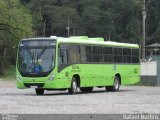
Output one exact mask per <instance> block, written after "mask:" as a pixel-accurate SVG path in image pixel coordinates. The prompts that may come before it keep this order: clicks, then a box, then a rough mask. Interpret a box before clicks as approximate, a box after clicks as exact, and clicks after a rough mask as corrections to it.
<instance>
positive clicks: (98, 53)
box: [92, 46, 103, 62]
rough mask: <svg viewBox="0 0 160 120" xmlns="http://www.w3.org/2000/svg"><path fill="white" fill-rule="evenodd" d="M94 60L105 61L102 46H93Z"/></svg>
mask: <svg viewBox="0 0 160 120" xmlns="http://www.w3.org/2000/svg"><path fill="white" fill-rule="evenodd" d="M92 49H93V51H92V55H93V62H103V56H102V47H100V46H92Z"/></svg>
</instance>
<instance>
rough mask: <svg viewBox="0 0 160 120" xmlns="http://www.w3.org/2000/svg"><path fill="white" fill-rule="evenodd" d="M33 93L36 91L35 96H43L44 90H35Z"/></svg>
mask: <svg viewBox="0 0 160 120" xmlns="http://www.w3.org/2000/svg"><path fill="white" fill-rule="evenodd" d="M35 91H36V94H37V95H43V94H44V89H42V88H36V89H35Z"/></svg>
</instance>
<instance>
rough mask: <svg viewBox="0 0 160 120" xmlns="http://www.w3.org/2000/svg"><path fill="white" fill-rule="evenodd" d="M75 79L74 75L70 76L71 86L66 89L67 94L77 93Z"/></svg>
mask: <svg viewBox="0 0 160 120" xmlns="http://www.w3.org/2000/svg"><path fill="white" fill-rule="evenodd" d="M77 87H78V85H77V79H76V78H75V77H73V78H72V83H71V87H70V88H69V89H68V93H69V94H76V93H77Z"/></svg>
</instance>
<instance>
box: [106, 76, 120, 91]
mask: <svg viewBox="0 0 160 120" xmlns="http://www.w3.org/2000/svg"><path fill="white" fill-rule="evenodd" d="M119 87H120V79H119V77H118V76H115V77H114V84H113V86H106V90H107V91H114V92H117V91H118V90H119Z"/></svg>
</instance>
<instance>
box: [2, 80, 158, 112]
mask: <svg viewBox="0 0 160 120" xmlns="http://www.w3.org/2000/svg"><path fill="white" fill-rule="evenodd" d="M0 113H4V114H11V113H12V114H53V113H54V114H56V113H66V114H68V113H74V114H76V113H78V114H79V113H82V114H83V113H85V114H87V113H89V114H95V113H98V114H102V113H104V114H114V113H116V114H121V113H122V114H127V113H128V114H133V113H135V114H136V113H142V114H144V113H149V114H153V113H154V114H158V113H160V87H140V86H122V87H121V89H120V91H119V92H106V91H105V89H104V88H95V89H94V91H93V92H92V93H89V94H85V93H83V94H82V93H80V92H79V93H78V94H76V95H68V93H67V91H45V95H43V96H37V95H36V94H35V92H34V89H23V90H20V89H17V88H16V87H15V81H0Z"/></svg>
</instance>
